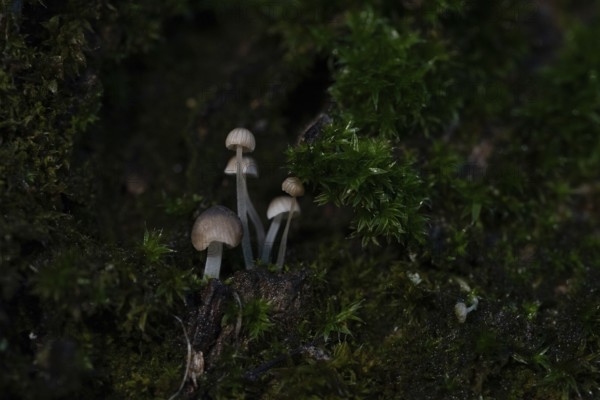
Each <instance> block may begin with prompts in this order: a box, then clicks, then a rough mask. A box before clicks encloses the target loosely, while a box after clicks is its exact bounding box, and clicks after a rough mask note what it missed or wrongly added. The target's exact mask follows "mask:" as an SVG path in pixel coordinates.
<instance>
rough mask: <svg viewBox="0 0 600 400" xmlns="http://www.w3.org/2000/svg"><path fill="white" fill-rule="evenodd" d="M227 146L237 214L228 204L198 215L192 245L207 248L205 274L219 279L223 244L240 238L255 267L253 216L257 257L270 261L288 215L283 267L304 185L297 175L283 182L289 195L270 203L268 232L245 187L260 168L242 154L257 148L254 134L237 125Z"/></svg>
mask: <svg viewBox="0 0 600 400" xmlns="http://www.w3.org/2000/svg"><path fill="white" fill-rule="evenodd" d="M225 146H226V147H227V148H228V149H229V150H233V151H235V156H234V157H232V158H231V159H230V160H229V162H228V163H227V166H226V167H225V174H227V175H235V176H236V193H237V215H236V214H235V213H234V212H233V211H231V210H229V209H228V208H227V207H223V206H214V207H211V208H209V209H207V210H206V211H204V212H203V213H202V214H200V216H198V218H196V222H194V227H193V228H192V235H191V236H192V244H193V246H194V248H195V249H196V250H198V251H204V250H207V249H208V250H207V256H206V265H205V267H204V276H205V277H206V278H216V279H218V278H219V271H220V269H221V256H222V253H223V244H225V245H227V246H228V247H230V248H231V247H235V246H237V245H238V244H239V243H240V241H241V242H242V251H243V254H244V263H245V265H246V269H252V268H254V261H255V257H254V255H253V254H254V253H253V249H252V245H251V242H250V228H249V226H248V217H250V222H251V223H252V225H253V226H254V231H255V232H256V243H257V249H256V254H257V257H258V256H260V257H259V258H260V260H261V261H262V262H263V263H265V264H268V263H269V262H270V261H271V252H272V250H273V244H274V243H275V239H276V238H277V233H278V232H279V228H280V226H281V223H282V221H283V219H284V218H285V217H286V216H287V222H286V224H285V228H284V230H283V234H282V236H281V243H280V245H279V251H278V254H277V261H276V265H277V268H278V269H279V270H281V269H282V268H283V262H284V259H285V248H286V242H287V236H288V232H289V229H290V224H291V221H292V218H293V217H295V216H298V215H299V214H300V206H299V205H298V201H297V200H296V198H297V197H299V196H302V195H303V194H304V186H302V182H300V180H299V179H298V178H296V177H289V178H286V179H285V180H284V181H283V184H282V185H281V189H282V190H283V191H284V192H286V193H287V194H288V196H279V197H276V198H274V199H273V200H272V201H271V203H270V204H269V208H268V210H267V218H268V219H269V220H271V225H270V227H269V230H268V231H267V233H266V235H265V228H264V226H263V224H262V221H261V219H260V216H259V215H258V212H257V211H256V209H255V208H254V205H253V204H252V201H251V200H250V196H249V195H248V188H247V186H246V176H252V177H257V176H258V167H257V165H256V163H255V162H254V160H253V159H252V158H251V157H248V156H243V153H250V152H252V151H254V148H255V147H256V142H255V140H254V135H253V134H252V132H250V131H249V130H248V129H245V128H236V129H234V130H232V131H231V132H229V134H228V135H227V138H226V139H225Z"/></svg>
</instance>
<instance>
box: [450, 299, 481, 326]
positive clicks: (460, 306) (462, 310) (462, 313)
mask: <svg viewBox="0 0 600 400" xmlns="http://www.w3.org/2000/svg"><path fill="white" fill-rule="evenodd" d="M471 301H472V304H471V305H470V306H469V307H467V305H466V304H465V303H463V302H462V301H459V302H458V303H456V304H455V305H454V314H455V315H456V318H457V319H458V322H460V323H461V324H462V323H464V322H465V321H466V320H467V314H469V313H470V312H471V311H475V310H477V306H478V305H479V299H478V298H477V296H473V297H472V298H471Z"/></svg>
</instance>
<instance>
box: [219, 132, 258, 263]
mask: <svg viewBox="0 0 600 400" xmlns="http://www.w3.org/2000/svg"><path fill="white" fill-rule="evenodd" d="M225 147H227V148H228V149H229V150H235V161H236V164H237V168H236V192H237V212H238V216H239V217H240V221H241V222H242V230H243V232H244V237H243V238H242V251H243V253H244V263H245V264H246V269H251V268H252V267H253V266H254V262H253V257H252V247H251V246H250V230H249V229H248V215H247V213H246V199H245V195H244V186H245V185H246V178H245V177H244V174H243V173H242V165H243V164H242V153H250V152H253V151H254V148H255V147H256V142H255V141H254V135H253V134H252V132H250V131H249V130H248V129H245V128H235V129H234V130H232V131H231V132H229V134H228V135H227V138H226V139H225Z"/></svg>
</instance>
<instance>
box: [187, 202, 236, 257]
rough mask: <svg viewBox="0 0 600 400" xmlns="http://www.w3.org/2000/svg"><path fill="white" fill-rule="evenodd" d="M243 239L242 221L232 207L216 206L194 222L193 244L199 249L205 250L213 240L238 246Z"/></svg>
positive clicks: (230, 245)
mask: <svg viewBox="0 0 600 400" xmlns="http://www.w3.org/2000/svg"><path fill="white" fill-rule="evenodd" d="M241 240H242V223H241V222H240V218H239V217H238V216H237V215H236V214H235V213H234V212H233V211H231V210H230V209H228V208H226V207H223V206H214V207H211V208H209V209H208V210H206V211H204V212H203V213H202V214H200V216H198V218H196V222H194V227H193V228H192V244H193V245H194V248H195V249H196V250H198V251H203V250H205V249H206V248H207V247H208V245H209V244H210V243H211V242H221V243H225V244H226V245H227V246H229V247H235V246H237V245H238V244H239V243H240V241H241Z"/></svg>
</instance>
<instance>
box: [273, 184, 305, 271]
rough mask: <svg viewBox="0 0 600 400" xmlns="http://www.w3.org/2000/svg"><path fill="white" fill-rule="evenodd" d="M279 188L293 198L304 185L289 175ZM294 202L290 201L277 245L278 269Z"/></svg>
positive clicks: (300, 194)
mask: <svg viewBox="0 0 600 400" xmlns="http://www.w3.org/2000/svg"><path fill="white" fill-rule="evenodd" d="M281 190H283V191H284V192H286V193H287V194H289V195H290V196H292V197H293V198H294V200H295V199H296V197H300V196H302V195H304V186H303V185H302V182H300V179H298V178H296V177H295V176H290V177H289V178H286V179H285V180H284V181H283V183H282V184H281ZM296 204H297V203H296V202H295V201H294V202H293V203H292V208H291V209H290V212H289V214H288V219H287V222H286V224H285V229H284V230H283V235H282V236H281V245H279V253H278V254H277V266H278V267H279V269H280V270H281V269H282V268H283V260H284V258H285V247H286V242H287V236H288V232H289V230H290V223H291V222H292V215H293V214H294V206H295V205H296Z"/></svg>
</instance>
